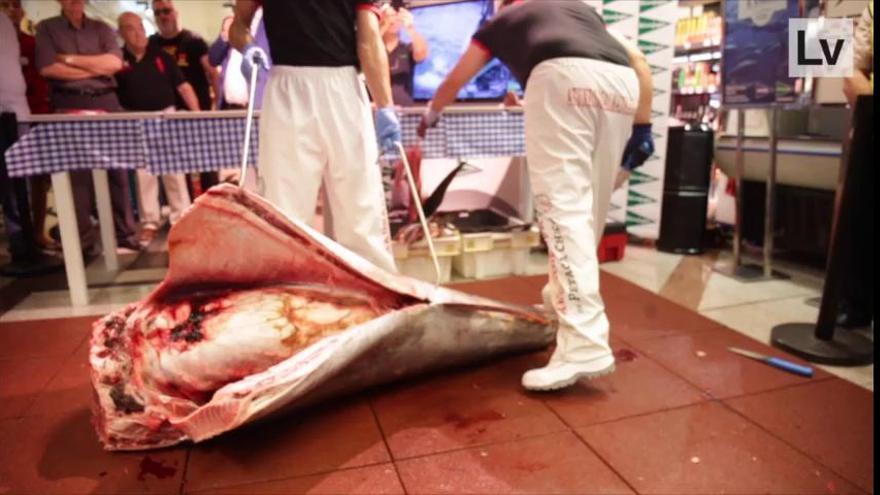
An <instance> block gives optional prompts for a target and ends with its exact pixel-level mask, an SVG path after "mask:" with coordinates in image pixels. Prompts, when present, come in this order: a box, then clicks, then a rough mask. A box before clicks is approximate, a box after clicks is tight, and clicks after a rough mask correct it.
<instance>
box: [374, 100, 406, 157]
mask: <svg viewBox="0 0 880 495" xmlns="http://www.w3.org/2000/svg"><path fill="white" fill-rule="evenodd" d="M376 136H377V137H378V138H379V146H380V147H381V148H382V150H384V151H385V152H389V151H395V150H396V149H397V146H395V144H394V143H399V142H401V138H400V121H399V120H398V119H397V112H395V111H394V107H382V108H380V109H378V110H376Z"/></svg>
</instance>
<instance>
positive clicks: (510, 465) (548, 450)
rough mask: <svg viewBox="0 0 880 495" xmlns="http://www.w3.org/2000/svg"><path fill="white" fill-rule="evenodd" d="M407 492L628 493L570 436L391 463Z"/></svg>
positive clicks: (516, 442) (624, 486)
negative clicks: (395, 467)
mask: <svg viewBox="0 0 880 495" xmlns="http://www.w3.org/2000/svg"><path fill="white" fill-rule="evenodd" d="M397 468H398V470H399V471H400V477H401V479H403V485H404V487H405V488H406V491H407V493H411V494H420V493H425V494H439V493H451V494H462V493H472V494H477V493H486V494H500V493H536V494H546V493H573V494H575V493H576V494H586V493H589V494H627V493H633V492H632V490H630V489H629V488H628V487H627V485H626V484H625V483H624V482H623V481H622V480H621V479H620V478H619V477H618V476H617V475H616V474H614V472H613V471H611V470H610V469H608V467H607V466H606V465H605V464H604V463H603V462H602V461H601V460H600V459H599V458H598V457H596V455H595V454H594V453H593V452H592V451H591V450H590V449H589V448H587V447H586V446H585V445H584V444H583V443H582V442H581V441H580V440H579V439H578V438H577V437H576V436H575V435H573V434H572V433H571V432H562V433H554V434H550V435H544V436H541V437H537V438H530V439H524V440H518V441H515V442H509V443H503V444H495V445H490V446H487V447H477V448H470V449H467V450H459V451H456V452H448V453H445V454H438V455H433V456H429V457H420V458H416V459H410V460H405V461H400V462H398V463H397Z"/></svg>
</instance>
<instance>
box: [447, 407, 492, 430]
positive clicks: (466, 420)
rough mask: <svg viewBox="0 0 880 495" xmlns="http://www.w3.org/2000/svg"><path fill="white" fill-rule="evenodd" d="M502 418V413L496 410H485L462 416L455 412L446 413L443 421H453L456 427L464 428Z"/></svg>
mask: <svg viewBox="0 0 880 495" xmlns="http://www.w3.org/2000/svg"><path fill="white" fill-rule="evenodd" d="M502 419H504V415H503V414H501V413H499V412H498V411H485V412H481V413H478V414H474V415H471V416H462V415H460V414H456V413H450V414H447V415H446V417H445V418H443V420H444V421H446V422H447V423H453V424H454V425H455V428H456V429H465V428H468V427H470V426H473V425H475V424H477V423H482V422H485V421H499V420H502Z"/></svg>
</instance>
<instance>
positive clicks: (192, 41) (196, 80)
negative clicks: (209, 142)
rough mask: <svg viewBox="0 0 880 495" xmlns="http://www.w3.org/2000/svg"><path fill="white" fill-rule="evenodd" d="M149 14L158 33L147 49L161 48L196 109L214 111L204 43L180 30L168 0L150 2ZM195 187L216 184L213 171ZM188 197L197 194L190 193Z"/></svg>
mask: <svg viewBox="0 0 880 495" xmlns="http://www.w3.org/2000/svg"><path fill="white" fill-rule="evenodd" d="M153 15H154V16H155V21H156V27H157V28H158V29H159V32H158V33H156V34H154V35H152V36H150V47H151V48H161V49H162V50H165V52H166V53H168V54H169V55H171V57H172V58H173V59H174V60H175V61H176V62H177V66H178V67H179V68H180V70H181V72H183V76H184V77H185V78H186V81H187V82H188V83H189V84H190V85H191V86H192V87H193V90H195V92H196V96H197V97H198V99H199V109H201V110H216V106H215V104H214V101H213V100H212V98H211V88H212V87H217V78H218V77H219V76H218V74H217V70H216V69H215V68H214V67H213V66H212V65H211V62H210V61H209V60H208V44H207V43H205V40H203V39H202V38H201V37H200V36H199V35H197V34H195V33H193V32H192V31H190V30H188V29H182V28H181V27H180V23H179V19H178V17H179V15H178V12H177V9H176V8H175V6H174V2H173V1H172V0H154V1H153ZM176 106H177V109H178V110H187V105H186V102H185V101H183V98H181V97H180V95H178V97H177V104H176ZM199 176H200V180H199V184H197V186H196V187H201V189H202V190H203V191H204V190H207V189H208V188H210V187H211V186H214V185H217V183H218V182H219V178H218V173H217V172H203V173H201V174H199ZM191 192H192V197H193V198H194V197H195V196H196V195H197V191H196V190H193V191H191Z"/></svg>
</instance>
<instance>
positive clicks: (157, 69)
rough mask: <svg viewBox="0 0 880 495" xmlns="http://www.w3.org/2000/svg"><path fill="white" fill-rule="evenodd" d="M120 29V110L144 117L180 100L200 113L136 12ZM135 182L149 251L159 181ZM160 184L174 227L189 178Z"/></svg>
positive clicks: (142, 174)
mask: <svg viewBox="0 0 880 495" xmlns="http://www.w3.org/2000/svg"><path fill="white" fill-rule="evenodd" d="M118 24H119V35H120V36H121V37H122V40H123V41H124V42H125V46H124V47H123V48H122V70H120V71H119V72H117V73H116V82H117V89H116V91H117V94H118V95H119V103H120V104H121V105H122V107H123V108H125V109H126V110H129V111H146V112H153V111H159V110H166V109H169V108H170V109H173V108H174V106H175V101H176V100H177V98H181V99H183V101H184V102H185V103H186V106H187V108H188V109H190V110H195V111H197V110H198V109H199V101H198V99H197V98H196V94H195V92H194V91H193V88H192V86H191V85H190V84H189V83H188V82H186V79H185V78H184V77H183V73H182V72H181V71H180V69H179V68H178V67H177V64H175V63H174V59H173V58H171V55H168V54H167V53H165V52H164V51H163V50H161V49H159V48H156V47H150V46H148V43H147V35H146V32H145V31H144V24H143V20H142V19H141V18H140V17H139V16H138V15H137V14H135V13H133V12H125V13H123V14H122V15H120V16H119V21H118ZM137 177H138V205H139V208H138V209H139V212H140V223H141V231H140V234H139V235H138V242H139V243H140V244H141V245H142V246H146V245H149V244H150V243H151V242H152V241H153V239H154V238H155V237H156V233H157V232H158V230H159V226H160V225H159V222H160V220H161V215H160V209H159V178H158V177H156V176H155V175H152V174H150V173H149V172H147V171H146V170H144V169H142V168H141V169H138V171H137ZM162 184H163V185H164V186H165V196H166V197H167V199H168V205H169V206H170V207H171V218H170V220H171V223H172V224H174V223H175V222H176V221H177V220H178V219H179V218H180V217H181V216H182V215H183V212H184V211H185V210H186V208H188V207H189V205H190V197H189V192H188V191H187V188H186V178H185V177H184V176H183V175H182V174H167V175H163V176H162Z"/></svg>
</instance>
